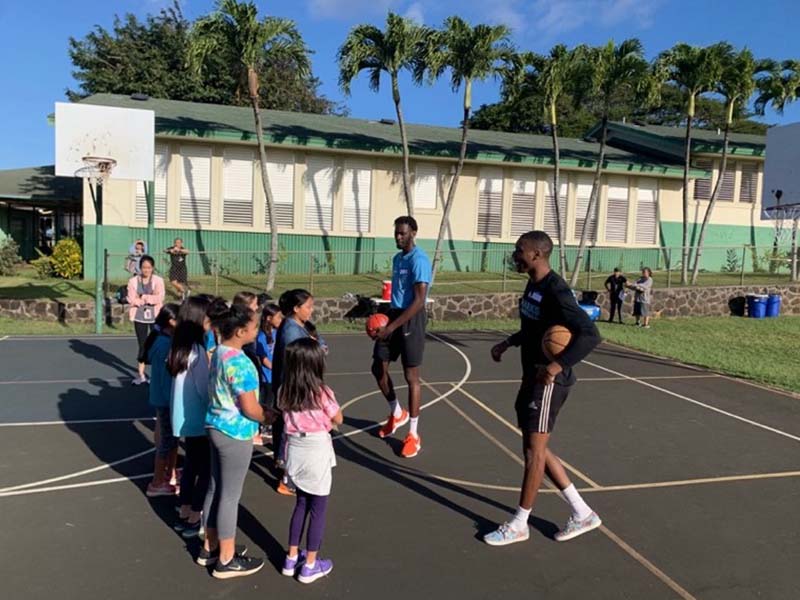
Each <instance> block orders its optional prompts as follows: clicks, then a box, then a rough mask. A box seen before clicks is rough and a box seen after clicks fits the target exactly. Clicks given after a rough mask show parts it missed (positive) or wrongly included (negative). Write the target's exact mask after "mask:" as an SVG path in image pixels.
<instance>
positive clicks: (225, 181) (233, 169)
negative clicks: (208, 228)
mask: <svg viewBox="0 0 800 600" xmlns="http://www.w3.org/2000/svg"><path fill="white" fill-rule="evenodd" d="M222 186H223V198H222V222H223V223H224V224H225V225H249V226H252V225H253V152H252V150H248V149H244V148H228V149H227V150H225V156H224V158H223V160H222Z"/></svg>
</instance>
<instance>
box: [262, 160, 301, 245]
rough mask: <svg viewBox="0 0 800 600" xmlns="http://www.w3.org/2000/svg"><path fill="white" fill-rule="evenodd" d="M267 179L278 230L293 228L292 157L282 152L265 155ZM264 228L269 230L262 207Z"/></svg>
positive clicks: (266, 210)
mask: <svg viewBox="0 0 800 600" xmlns="http://www.w3.org/2000/svg"><path fill="white" fill-rule="evenodd" d="M267 177H268V178H269V187H270V190H271V191H272V199H273V201H274V202H275V221H276V224H277V226H278V229H279V230H280V229H293V228H294V155H293V154H286V153H282V152H269V153H268V154H267ZM264 227H266V228H267V229H269V210H268V209H267V207H266V204H265V205H264Z"/></svg>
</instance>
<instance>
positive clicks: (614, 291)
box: [605, 269, 628, 325]
mask: <svg viewBox="0 0 800 600" xmlns="http://www.w3.org/2000/svg"><path fill="white" fill-rule="evenodd" d="M626 283H628V280H627V279H626V278H625V275H623V274H622V271H620V270H619V269H614V273H613V274H611V275H609V276H608V279H606V283H605V286H606V291H607V292H608V299H609V304H610V307H609V309H608V310H609V313H610V314H609V317H608V322H609V323H613V322H614V311H615V310H616V311H617V315H618V317H619V324H620V325H622V301H623V300H624V299H625V284H626Z"/></svg>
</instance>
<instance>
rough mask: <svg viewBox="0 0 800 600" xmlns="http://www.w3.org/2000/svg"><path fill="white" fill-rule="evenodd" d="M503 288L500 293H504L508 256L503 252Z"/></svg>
mask: <svg viewBox="0 0 800 600" xmlns="http://www.w3.org/2000/svg"><path fill="white" fill-rule="evenodd" d="M502 268H503V287H502V291H503V293H504V294H505V293H506V278H507V277H508V255H507V254H506V253H505V252H504V253H503V267H502Z"/></svg>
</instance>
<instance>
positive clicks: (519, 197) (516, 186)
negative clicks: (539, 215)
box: [511, 173, 536, 238]
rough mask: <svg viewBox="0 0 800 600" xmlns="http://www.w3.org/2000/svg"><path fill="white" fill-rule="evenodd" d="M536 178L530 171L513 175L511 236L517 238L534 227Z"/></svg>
mask: <svg viewBox="0 0 800 600" xmlns="http://www.w3.org/2000/svg"><path fill="white" fill-rule="evenodd" d="M535 220H536V179H535V178H534V176H533V174H532V173H524V174H518V175H516V176H515V177H514V183H513V188H512V193H511V237H514V238H517V237H519V236H521V235H523V234H525V233H528V232H529V231H531V230H533V229H534V227H535Z"/></svg>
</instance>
